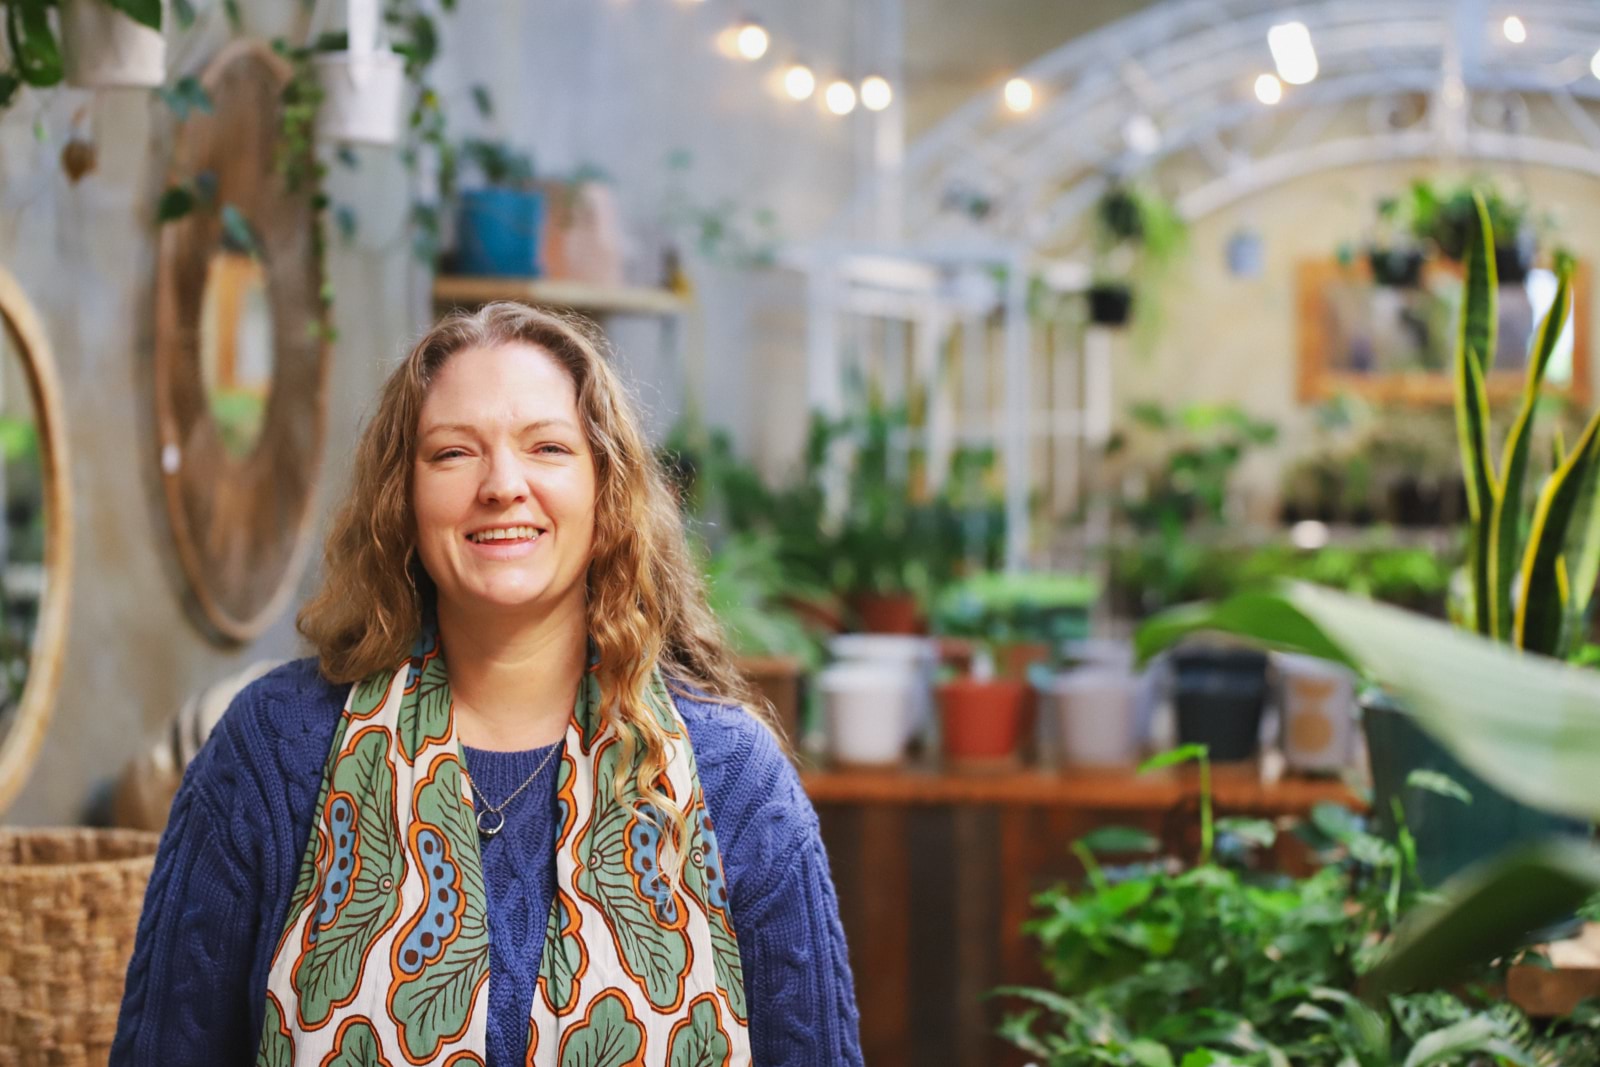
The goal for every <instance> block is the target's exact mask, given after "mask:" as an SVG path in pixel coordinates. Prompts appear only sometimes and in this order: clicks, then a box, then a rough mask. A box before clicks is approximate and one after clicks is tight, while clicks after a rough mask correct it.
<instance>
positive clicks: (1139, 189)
mask: <svg viewBox="0 0 1600 1067" xmlns="http://www.w3.org/2000/svg"><path fill="white" fill-rule="evenodd" d="M1091 228H1092V234H1091V240H1092V241H1093V258H1094V267H1093V281H1092V283H1091V284H1090V286H1089V289H1088V294H1087V297H1088V303H1089V321H1091V322H1093V323H1094V324H1096V325H1100V326H1107V327H1112V328H1117V327H1121V326H1125V325H1127V323H1128V322H1129V320H1130V319H1131V317H1132V314H1133V309H1134V289H1135V284H1134V283H1135V282H1136V281H1141V282H1143V283H1144V287H1145V288H1146V290H1149V289H1150V288H1151V287H1153V286H1154V285H1156V284H1158V282H1159V278H1160V274H1161V272H1163V271H1164V270H1165V269H1166V268H1167V267H1169V266H1170V265H1171V264H1172V263H1173V262H1174V261H1175V260H1176V259H1177V257H1178V256H1179V254H1180V253H1181V252H1182V251H1183V249H1184V248H1185V247H1186V245H1187V242H1188V229H1187V227H1186V226H1185V225H1184V223H1183V220H1182V219H1181V218H1180V217H1179V216H1178V213H1177V211H1176V210H1175V209H1174V208H1173V207H1172V206H1171V205H1170V204H1169V203H1167V202H1166V201H1165V200H1164V199H1162V198H1161V197H1160V196H1159V195H1157V194H1156V193H1155V192H1153V191H1152V190H1149V189H1147V188H1144V187H1143V186H1140V185H1138V184H1135V183H1131V182H1123V181H1116V182H1112V183H1111V184H1110V185H1109V186H1108V187H1107V189H1106V191H1105V193H1103V194H1102V195H1101V197H1100V200H1099V201H1098V202H1097V203H1096V204H1095V208H1094V218H1093V221H1092V227H1091ZM1145 295H1146V297H1147V298H1148V295H1149V293H1148V291H1147V292H1146V294H1145ZM1139 306H1140V307H1141V308H1144V309H1145V310H1144V311H1143V312H1142V313H1143V314H1146V315H1148V314H1151V311H1150V304H1149V301H1148V299H1146V300H1144V301H1140V302H1139Z"/></svg>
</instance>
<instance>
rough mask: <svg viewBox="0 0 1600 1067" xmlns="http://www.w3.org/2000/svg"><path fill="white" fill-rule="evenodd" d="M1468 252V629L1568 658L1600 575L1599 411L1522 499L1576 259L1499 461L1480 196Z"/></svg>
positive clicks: (1464, 427) (1463, 439)
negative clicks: (1494, 447) (1494, 444)
mask: <svg viewBox="0 0 1600 1067" xmlns="http://www.w3.org/2000/svg"><path fill="white" fill-rule="evenodd" d="M1475 204H1476V207H1477V212H1478V222H1479V225H1478V227H1477V233H1476V234H1475V235H1474V236H1473V239H1472V243H1471V246H1470V248H1469V249H1468V251H1467V260H1466V284H1465V286H1464V295H1463V299H1462V305H1461V314H1460V320H1459V328H1458V331H1457V336H1456V352H1455V411H1456V431H1457V437H1458V439H1459V442H1460V446H1461V462H1462V468H1463V474H1464V475H1465V477H1466V483H1467V501H1468V509H1469V514H1470V534H1471V537H1470V539H1469V547H1468V576H1469V579H1470V581H1469V585H1470V588H1471V593H1472V595H1471V597H1470V603H1469V604H1468V618H1467V619H1466V622H1467V623H1468V625H1469V627H1470V628H1471V629H1474V630H1476V631H1477V632H1478V633H1480V634H1483V635H1484V636H1485V637H1489V638H1491V639H1493V640H1496V641H1501V642H1505V643H1508V644H1511V645H1513V646H1514V647H1516V648H1519V649H1523V650H1525V651H1528V652H1535V653H1539V654H1542V655H1547V656H1555V657H1558V658H1561V659H1566V658H1568V657H1569V656H1570V655H1571V654H1572V653H1574V652H1575V651H1576V649H1577V648H1578V647H1579V646H1580V645H1581V643H1582V637H1583V630H1584V623H1585V622H1586V620H1587V618H1588V614H1589V609H1590V607H1591V604H1592V600H1593V595H1594V587H1595V581H1596V578H1597V577H1600V507H1597V500H1596V495H1595V485H1596V478H1597V476H1600V411H1597V412H1596V413H1595V415H1594V417H1593V418H1591V419H1590V420H1589V423H1588V425H1587V426H1585V427H1584V430H1583V433H1582V435H1581V436H1580V437H1579V439H1578V440H1577V442H1575V444H1574V445H1573V447H1572V448H1571V450H1570V451H1565V450H1563V448H1562V446H1561V444H1560V442H1559V441H1558V442H1557V444H1556V446H1555V447H1556V454H1555V457H1554V464H1553V469H1552V470H1551V473H1550V474H1549V476H1548V477H1546V478H1545V480H1544V482H1543V484H1542V485H1541V486H1540V489H1539V492H1538V495H1537V498H1536V500H1535V502H1534V503H1533V505H1532V511H1531V513H1530V511H1529V509H1528V507H1527V506H1526V505H1525V503H1524V490H1525V488H1526V486H1527V485H1528V479H1529V469H1530V466H1531V461H1532V456H1531V453H1532V438H1533V422H1534V418H1535V415H1536V412H1537V409H1538V401H1539V396H1540V392H1541V390H1542V389H1543V386H1544V379H1545V373H1546V371H1547V370H1548V369H1549V366H1550V359H1551V356H1552V355H1553V354H1554V353H1555V349H1556V341H1557V339H1558V338H1559V337H1560V336H1561V332H1562V329H1563V327H1564V326H1565V324H1566V320H1567V316H1568V314H1569V313H1570V311H1571V308H1572V279H1571V269H1570V266H1569V265H1563V266H1562V268H1561V269H1560V280H1559V284H1558V286H1557V289H1556V295H1555V300H1554V302H1553V303H1552V304H1551V306H1550V309H1549V311H1548V312H1547V313H1546V314H1545V317H1544V320H1543V321H1542V322H1541V323H1540V325H1539V329H1538V332H1537V333H1536V334H1535V336H1534V340H1533V345H1532V348H1531V350H1530V352H1529V354H1528V367H1527V376H1526V379H1525V381H1524V384H1523V390H1522V397H1521V400H1520V402H1519V403H1518V405H1517V414H1516V417H1515V419H1514V420H1513V422H1512V423H1511V426H1510V428H1509V429H1508V431H1507V433H1506V438H1505V444H1504V447H1503V449H1502V454H1501V458H1500V462H1499V464H1498V465H1496V463H1495V461H1494V458H1493V455H1492V451H1491V445H1490V433H1491V427H1490V414H1489V399H1488V390H1487V387H1486V384H1485V383H1486V381H1487V377H1488V368H1489V367H1490V366H1491V365H1492V363H1493V359H1494V353H1495V351H1496V340H1495V324H1496V309H1495V293H1496V288H1497V286H1496V279H1495V260H1494V232H1493V229H1492V227H1491V225H1490V221H1489V211H1488V208H1487V207H1486V206H1485V204H1484V202H1483V199H1482V197H1481V196H1480V197H1477V198H1476V199H1475Z"/></svg>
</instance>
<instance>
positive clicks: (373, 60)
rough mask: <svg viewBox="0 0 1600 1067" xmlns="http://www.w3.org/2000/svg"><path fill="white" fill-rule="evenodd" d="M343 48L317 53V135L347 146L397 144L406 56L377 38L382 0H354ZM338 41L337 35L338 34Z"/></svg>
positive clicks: (315, 62)
mask: <svg viewBox="0 0 1600 1067" xmlns="http://www.w3.org/2000/svg"><path fill="white" fill-rule="evenodd" d="M348 11H349V30H348V33H347V35H346V39H345V40H344V41H343V42H341V43H342V44H343V45H344V47H342V48H335V49H330V50H328V51H323V52H319V53H317V54H316V55H315V56H314V57H313V59H312V63H313V65H314V66H315V68H316V72H317V83H318V85H319V86H320V87H321V89H322V106H321V110H320V111H319V112H318V115H317V133H318V134H319V135H320V136H321V137H322V138H323V139H325V140H328V141H335V142H342V143H346V144H350V143H354V144H373V145H392V144H394V143H395V142H396V141H398V140H399V139H400V130H401V120H402V118H403V116H404V114H405V95H406V76H405V75H406V69H405V68H406V64H405V59H404V57H402V56H401V55H400V54H399V53H397V52H395V51H394V50H392V49H391V48H389V46H388V45H387V44H382V43H380V42H379V40H378V23H379V15H378V3H377V0H350V3H349V7H348ZM335 40H337V38H335Z"/></svg>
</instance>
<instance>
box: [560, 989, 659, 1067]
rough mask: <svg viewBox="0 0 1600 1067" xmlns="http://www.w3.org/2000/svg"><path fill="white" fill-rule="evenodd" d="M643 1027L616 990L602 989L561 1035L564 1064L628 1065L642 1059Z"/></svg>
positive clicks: (584, 1066)
mask: <svg viewBox="0 0 1600 1067" xmlns="http://www.w3.org/2000/svg"><path fill="white" fill-rule="evenodd" d="M643 1051H644V1027H643V1026H640V1025H639V1020H637V1019H635V1018H634V1016H633V1012H632V1010H631V1009H629V1007H628V1002H627V1001H626V1000H625V999H624V998H623V997H622V995H621V994H619V993H616V992H607V993H602V994H601V995H600V996H599V997H598V998H596V1000H595V1001H594V1003H593V1004H590V1005H589V1013H588V1014H587V1015H586V1016H584V1019H583V1022H582V1023H580V1024H579V1025H577V1026H575V1027H573V1028H572V1029H571V1030H568V1031H567V1032H566V1034H565V1035H564V1036H563V1037H562V1039H561V1067H629V1065H631V1064H633V1063H636V1062H638V1061H639V1060H640V1059H641V1056H640V1053H642V1052H643Z"/></svg>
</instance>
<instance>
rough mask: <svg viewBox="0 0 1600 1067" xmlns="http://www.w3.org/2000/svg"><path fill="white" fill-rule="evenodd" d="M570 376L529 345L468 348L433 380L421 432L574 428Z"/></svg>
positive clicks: (574, 398) (574, 399) (574, 393)
mask: <svg viewBox="0 0 1600 1067" xmlns="http://www.w3.org/2000/svg"><path fill="white" fill-rule="evenodd" d="M577 406H578V396H577V388H576V386H575V385H574V384H573V381H572V376H571V375H570V374H568V373H567V371H566V368H564V367H562V366H561V365H560V364H559V363H557V362H556V361H555V358H554V357H553V356H551V355H550V354H549V353H548V352H546V351H545V350H544V349H542V348H538V347H536V346H534V345H529V344H511V345H499V346H496V347H493V348H468V349H464V350H462V351H461V352H458V353H456V354H455V355H454V356H452V357H450V359H449V360H447V361H446V362H445V365H444V366H443V367H442V368H440V370H439V372H438V373H437V374H435V375H434V378H433V382H432V383H431V385H430V386H429V388H428V392H427V395H426V396H425V397H424V398H423V402H422V420H421V421H422V426H423V428H424V430H426V428H427V427H428V426H429V425H430V424H432V423H435V422H461V421H465V422H500V421H510V422H524V423H526V422H534V421H539V420H555V419H560V418H565V419H567V420H568V421H571V422H573V423H577V422H578V421H579V420H578V417H577V416H578V413H577Z"/></svg>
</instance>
